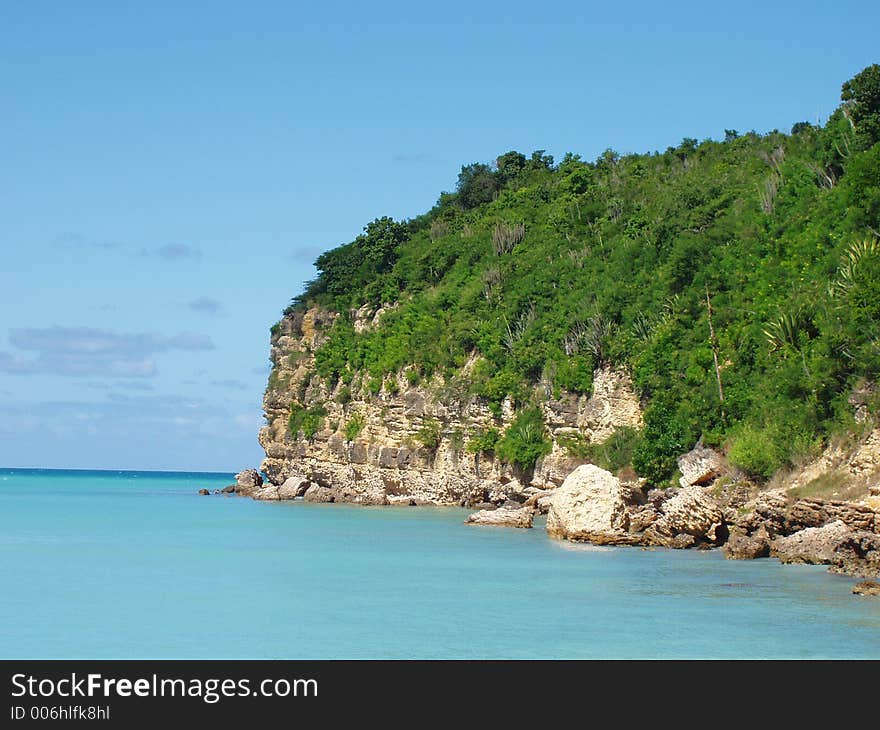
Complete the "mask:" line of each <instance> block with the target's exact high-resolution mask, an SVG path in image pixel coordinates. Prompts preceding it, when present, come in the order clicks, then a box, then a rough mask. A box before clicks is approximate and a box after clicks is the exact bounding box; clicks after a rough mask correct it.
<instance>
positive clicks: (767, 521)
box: [735, 489, 788, 537]
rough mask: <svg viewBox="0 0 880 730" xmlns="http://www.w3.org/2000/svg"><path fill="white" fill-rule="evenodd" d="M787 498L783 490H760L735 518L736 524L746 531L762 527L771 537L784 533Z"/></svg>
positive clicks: (750, 531)
mask: <svg viewBox="0 0 880 730" xmlns="http://www.w3.org/2000/svg"><path fill="white" fill-rule="evenodd" d="M787 506H788V499H787V497H786V496H785V490H783V489H774V490H770V491H767V492H761V493H760V494H759V495H758V496H757V497H755V499H754V500H752V501H751V502H749V503H748V504H746V506H745V507H746V508H745V511H744V513H743V514H742V515H741V516H739V517H738V518H737V519H736V522H735V524H736V526H737V527H739V528H741V529H742V530H744V531H745V532H747V533H752V532H755V531H756V530H758V528H760V527H763V528H764V529H765V530H766V531H767V533H768V534H769V535H770V536H771V537H775V536H776V535H786V534H788V530H787V528H786V523H787V515H786V512H787Z"/></svg>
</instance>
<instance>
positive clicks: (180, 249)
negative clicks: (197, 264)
mask: <svg viewBox="0 0 880 730" xmlns="http://www.w3.org/2000/svg"><path fill="white" fill-rule="evenodd" d="M156 253H157V254H158V255H159V258H163V259H165V260H166V261H182V260H184V259H200V258H202V252H201V250H200V249H197V248H193V247H192V246H187V245H186V244H185V243H169V244H167V245H165V246H160V247H159V248H158V249H156Z"/></svg>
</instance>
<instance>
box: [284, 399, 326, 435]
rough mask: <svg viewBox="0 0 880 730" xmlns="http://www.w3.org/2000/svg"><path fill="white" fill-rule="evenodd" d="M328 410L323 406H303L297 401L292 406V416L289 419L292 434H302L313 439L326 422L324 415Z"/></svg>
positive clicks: (288, 423)
mask: <svg viewBox="0 0 880 730" xmlns="http://www.w3.org/2000/svg"><path fill="white" fill-rule="evenodd" d="M326 415H327V411H326V410H324V408H323V407H322V406H312V407H311V408H303V407H302V406H300V405H297V404H296V403H294V404H292V405H291V406H290V418H289V419H288V421H287V425H288V428H289V429H290V433H291V435H293V436H294V437H296V436H298V435H299V432H300V431H302V434H303V436H304V437H305V438H307V439H312V438H314V437H315V434H316V433H318V431H320V430H321V426H322V425H323V424H324V416H326Z"/></svg>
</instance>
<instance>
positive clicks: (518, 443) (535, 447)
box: [495, 406, 552, 470]
mask: <svg viewBox="0 0 880 730" xmlns="http://www.w3.org/2000/svg"><path fill="white" fill-rule="evenodd" d="M551 448H552V444H551V442H550V438H549V436H548V435H547V429H546V428H545V427H544V416H543V414H542V413H541V409H540V408H538V407H536V406H529V407H528V408H524V409H522V410H521V411H520V412H519V413H517V415H516V417H515V418H514V419H513V422H512V423H511V424H510V426H508V427H507V430H506V431H505V432H504V435H503V436H502V437H501V438H500V439H499V440H498V443H497V444H496V446H495V453H496V454H497V455H498V457H499V458H500V459H501V460H502V461H506V462H507V463H509V464H515V465H516V466H518V467H519V468H520V469H522V470H527V469H531V468H532V467H533V466H534V465H535V462H536V461H537V460H538V459H539V458H540V457H542V456H545V455H546V454H549V453H550V449H551Z"/></svg>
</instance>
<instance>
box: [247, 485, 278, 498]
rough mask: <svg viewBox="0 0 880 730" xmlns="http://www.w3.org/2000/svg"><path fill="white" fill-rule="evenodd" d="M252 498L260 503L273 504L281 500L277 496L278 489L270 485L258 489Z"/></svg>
mask: <svg viewBox="0 0 880 730" xmlns="http://www.w3.org/2000/svg"><path fill="white" fill-rule="evenodd" d="M252 496H253V498H254V499H258V500H260V501H261V502H275V501H277V500H279V499H281V497H280V496H279V495H278V487H275V486H272V485H269V486H268V487H263V488H262V489H258V490H257V491H256V492H254V494H253V495H252Z"/></svg>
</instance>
